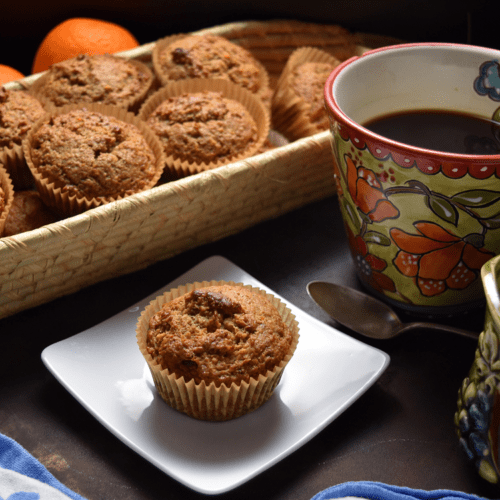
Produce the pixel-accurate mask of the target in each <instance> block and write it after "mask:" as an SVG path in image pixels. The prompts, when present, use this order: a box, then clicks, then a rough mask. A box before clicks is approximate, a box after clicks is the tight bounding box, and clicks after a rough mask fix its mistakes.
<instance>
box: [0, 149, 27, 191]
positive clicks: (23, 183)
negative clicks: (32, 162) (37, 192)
mask: <svg viewBox="0 0 500 500" xmlns="http://www.w3.org/2000/svg"><path fill="white" fill-rule="evenodd" d="M3 154H4V156H3V159H2V161H3V165H4V167H5V170H7V172H8V174H9V176H10V178H11V180H12V184H13V185H14V188H15V189H16V190H19V191H22V190H23V189H31V188H33V186H34V185H35V180H34V178H33V174H32V173H31V170H30V169H29V167H28V164H27V163H26V159H25V158H24V152H23V147H22V145H21V144H15V145H14V146H13V147H12V148H4V150H3Z"/></svg>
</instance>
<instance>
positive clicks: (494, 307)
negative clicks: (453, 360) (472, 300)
mask: <svg viewBox="0 0 500 500" xmlns="http://www.w3.org/2000/svg"><path fill="white" fill-rule="evenodd" d="M481 278H482V282H483V287H484V291H485V295H486V306H487V307H486V315H485V322H484V329H483V331H482V333H481V335H480V336H479V341H478V346H477V349H476V354H475V358H474V362H473V364H472V367H471V369H470V371H469V376H468V377H466V378H465V379H464V381H463V383H462V387H461V388H460V390H459V391H458V409H457V412H456V413H455V426H456V430H457V433H458V436H459V439H460V445H461V447H462V448H463V449H464V451H465V453H466V454H467V456H468V457H469V459H470V460H472V461H473V462H474V464H475V467H476V468H477V470H478V472H479V475H480V476H481V477H483V478H484V479H486V480H487V481H489V482H490V483H496V484H498V483H499V481H500V469H499V465H500V458H499V438H500V429H499V428H500V290H499V283H500V255H499V256H497V257H494V258H492V259H491V260H489V261H488V262H487V263H486V264H484V266H483V267H482V269H481Z"/></svg>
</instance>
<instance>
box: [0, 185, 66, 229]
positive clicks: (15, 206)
mask: <svg viewBox="0 0 500 500" xmlns="http://www.w3.org/2000/svg"><path fill="white" fill-rule="evenodd" d="M0 212H1V204H0ZM57 220H58V217H57V216H56V215H55V214H54V213H53V212H52V211H51V210H50V209H49V208H48V207H47V206H46V205H45V204H44V203H43V202H42V199H41V197H40V194H39V193H38V191H35V190H25V191H16V192H15V193H14V199H13V202H12V205H11V207H10V210H9V214H8V216H7V219H6V221H5V227H4V234H3V235H4V236H13V235H15V234H19V233H24V232H26V231H31V230H33V229H37V228H39V227H42V226H45V225H47V224H51V223H52V222H56V221H57Z"/></svg>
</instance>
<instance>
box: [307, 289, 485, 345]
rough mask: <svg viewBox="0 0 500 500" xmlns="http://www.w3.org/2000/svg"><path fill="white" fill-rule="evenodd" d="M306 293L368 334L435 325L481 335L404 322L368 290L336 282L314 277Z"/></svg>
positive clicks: (391, 333) (386, 334)
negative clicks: (363, 290)
mask: <svg viewBox="0 0 500 500" xmlns="http://www.w3.org/2000/svg"><path fill="white" fill-rule="evenodd" d="M307 293H308V294H309V296H310V297H311V298H312V299H313V300H314V302H316V304H318V305H319V306H320V307H321V308H322V309H323V310H324V311H326V312H327V313H328V314H329V315H330V316H331V317H332V318H333V319H335V320H336V321H338V322H339V323H340V324H342V325H344V326H347V327H348V328H350V329H351V330H353V331H354V332H356V333H359V334H360V335H364V336H365V337H370V338H372V339H391V338H393V337H396V336H398V335H400V334H401V333H404V332H407V331H409V330H414V329H424V328H426V329H432V330H439V331H442V332H449V333H455V334H457V335H462V336H463V337H469V338H471V339H475V340H477V339H478V336H479V334H478V333H474V332H471V331H468V330H462V329H460V328H454V327H452V326H446V325H441V324H437V323H426V322H413V323H402V322H401V321H400V319H399V318H398V316H397V314H396V313H395V312H394V311H393V310H392V308H391V307H390V306H389V305H387V304H385V303H384V302H382V301H380V300H378V299H376V298H375V297H372V296H371V295H367V294H366V293H363V292H360V291H358V290H354V289H353V288H348V287H345V286H342V285H337V284H335V283H327V282H324V281H311V282H310V283H309V284H308V285H307Z"/></svg>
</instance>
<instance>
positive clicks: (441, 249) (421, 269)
mask: <svg viewBox="0 0 500 500" xmlns="http://www.w3.org/2000/svg"><path fill="white" fill-rule="evenodd" d="M414 225H415V227H416V228H417V231H418V232H419V234H409V233H406V232H405V231H402V230H401V229H398V228H393V229H391V231H390V234H391V237H392V239H393V241H394V243H395V244H396V245H397V246H398V248H399V252H398V253H397V254H396V257H395V258H394V261H393V262H394V265H395V266H396V267H397V269H398V270H399V272H400V273H402V274H404V275H405V276H408V277H410V278H415V280H416V284H417V286H418V288H419V290H420V292H421V293H422V295H425V296H427V297H433V296H434V295H439V294H441V293H443V292H444V291H446V290H447V289H448V288H451V289H453V290H462V289H464V288H467V287H468V286H469V285H470V284H471V283H472V282H473V281H474V280H475V279H476V278H477V276H478V272H477V271H479V270H480V269H481V267H482V266H483V264H485V263H486V262H487V261H488V260H490V259H491V258H492V257H494V255H495V254H494V253H492V252H489V251H488V250H484V249H482V248H479V246H480V245H482V244H483V238H482V235H474V234H473V235H469V236H466V237H465V238H459V237H458V236H456V235H454V234H452V233H450V232H449V231H446V230H445V229H443V228H442V227H441V226H439V225H437V224H434V223H433V222H418V223H416V224H414Z"/></svg>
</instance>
